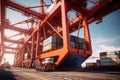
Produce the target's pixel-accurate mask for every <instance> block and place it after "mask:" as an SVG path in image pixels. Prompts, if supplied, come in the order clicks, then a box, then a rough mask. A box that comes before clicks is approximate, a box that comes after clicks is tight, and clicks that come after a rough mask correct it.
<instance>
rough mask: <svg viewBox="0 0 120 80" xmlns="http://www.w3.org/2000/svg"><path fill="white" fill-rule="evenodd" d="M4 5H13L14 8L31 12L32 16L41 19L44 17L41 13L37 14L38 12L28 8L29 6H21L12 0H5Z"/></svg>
mask: <svg viewBox="0 0 120 80" xmlns="http://www.w3.org/2000/svg"><path fill="white" fill-rule="evenodd" d="M6 5H7V6H11V7H14V8H16V9H18V10H21V11H24V12H26V13H29V14H32V15H34V16H37V17H39V18H40V19H42V18H43V17H44V16H43V15H41V14H39V13H37V12H35V11H33V10H30V9H29V8H26V7H24V6H22V5H19V4H17V3H15V2H12V1H10V0H6Z"/></svg>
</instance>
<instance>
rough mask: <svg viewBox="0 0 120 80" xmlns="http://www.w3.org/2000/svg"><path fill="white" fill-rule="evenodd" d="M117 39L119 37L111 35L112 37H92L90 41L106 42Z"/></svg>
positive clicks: (119, 38)
mask: <svg viewBox="0 0 120 80" xmlns="http://www.w3.org/2000/svg"><path fill="white" fill-rule="evenodd" d="M118 40H119V41H120V37H112V38H104V37H98V38H94V39H93V40H92V41H93V42H94V43H108V42H114V41H118Z"/></svg>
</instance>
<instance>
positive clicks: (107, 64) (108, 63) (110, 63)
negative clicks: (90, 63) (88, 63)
mask: <svg viewBox="0 0 120 80" xmlns="http://www.w3.org/2000/svg"><path fill="white" fill-rule="evenodd" d="M100 64H101V66H117V63H115V62H103V63H100Z"/></svg>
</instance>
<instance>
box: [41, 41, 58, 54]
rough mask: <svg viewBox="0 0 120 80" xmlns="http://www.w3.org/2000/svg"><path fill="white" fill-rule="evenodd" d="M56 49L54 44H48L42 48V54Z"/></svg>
mask: <svg viewBox="0 0 120 80" xmlns="http://www.w3.org/2000/svg"><path fill="white" fill-rule="evenodd" d="M55 49H56V44H54V43H50V44H48V45H46V46H43V50H42V51H43V52H45V51H49V50H55Z"/></svg>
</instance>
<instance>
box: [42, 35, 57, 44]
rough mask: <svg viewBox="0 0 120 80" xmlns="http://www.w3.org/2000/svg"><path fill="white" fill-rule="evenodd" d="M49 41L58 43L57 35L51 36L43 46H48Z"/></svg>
mask: <svg viewBox="0 0 120 80" xmlns="http://www.w3.org/2000/svg"><path fill="white" fill-rule="evenodd" d="M49 43H56V36H50V37H49V38H47V39H45V40H44V41H43V46H46V45H47V44H49Z"/></svg>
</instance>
